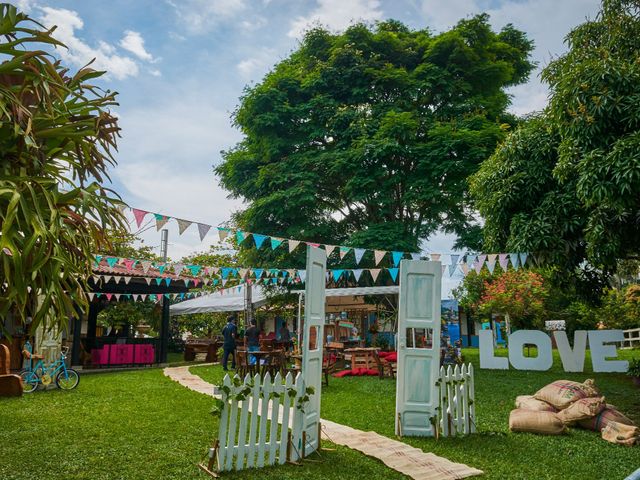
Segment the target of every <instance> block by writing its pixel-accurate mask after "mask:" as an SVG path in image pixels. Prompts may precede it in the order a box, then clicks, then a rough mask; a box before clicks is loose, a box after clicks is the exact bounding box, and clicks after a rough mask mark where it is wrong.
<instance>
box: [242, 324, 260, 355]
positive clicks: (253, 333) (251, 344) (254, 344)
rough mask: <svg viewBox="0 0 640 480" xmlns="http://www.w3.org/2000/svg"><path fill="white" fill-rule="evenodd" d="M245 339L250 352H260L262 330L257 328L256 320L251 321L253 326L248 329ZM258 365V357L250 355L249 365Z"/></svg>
mask: <svg viewBox="0 0 640 480" xmlns="http://www.w3.org/2000/svg"><path fill="white" fill-rule="evenodd" d="M244 338H245V339H246V342H247V351H248V352H257V351H259V350H260V329H259V328H258V327H257V322H256V319H255V318H254V319H252V320H251V326H250V327H249V328H247V331H246V332H245V334H244ZM255 364H256V357H255V356H253V355H249V365H255Z"/></svg>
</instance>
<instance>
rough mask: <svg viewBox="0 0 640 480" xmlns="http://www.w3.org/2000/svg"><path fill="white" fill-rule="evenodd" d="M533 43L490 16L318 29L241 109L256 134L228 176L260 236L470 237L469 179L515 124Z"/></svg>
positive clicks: (243, 121)
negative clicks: (512, 102)
mask: <svg viewBox="0 0 640 480" xmlns="http://www.w3.org/2000/svg"><path fill="white" fill-rule="evenodd" d="M531 49H532V42H531V41H530V40H529V39H528V38H527V37H526V35H525V34H524V33H522V32H520V31H518V30H516V29H515V28H513V27H512V26H511V25H507V26H506V27H504V28H503V29H502V30H501V31H500V32H494V31H493V30H492V29H491V27H490V26H489V22H488V16H487V15H479V16H476V17H474V18H471V19H468V20H462V21H460V22H459V23H458V24H457V25H456V26H455V27H454V28H453V29H451V30H450V31H446V32H444V33H440V34H437V35H434V34H432V33H431V32H429V31H428V30H417V31H413V30H410V29H409V28H407V27H406V26H404V25H403V24H401V23H399V22H397V21H386V22H381V23H378V24H376V25H375V26H374V27H368V26H366V25H362V24H359V25H354V26H352V27H350V28H348V29H347V30H346V31H345V32H344V33H341V34H332V33H329V32H328V31H327V30H325V29H323V28H314V29H312V30H310V31H309V32H307V34H306V35H305V37H304V39H303V40H302V42H301V44H300V46H299V48H298V49H297V50H296V51H294V52H293V53H292V54H291V55H290V56H289V57H288V58H286V59H285V60H283V61H281V62H280V63H279V64H277V65H276V66H275V67H274V68H273V70H272V71H271V72H270V73H269V74H267V75H266V77H265V78H264V79H263V80H262V81H261V82H260V83H258V84H256V85H254V86H251V87H248V88H247V89H246V91H245V94H244V96H243V97H242V99H241V103H240V105H239V107H238V108H237V110H236V111H235V112H234V115H233V120H234V123H235V125H236V126H237V127H238V128H239V129H240V130H241V131H242V133H243V134H244V139H243V140H242V141H241V142H240V143H239V144H238V145H236V146H235V147H234V148H233V149H231V150H229V151H226V152H223V158H224V160H223V162H222V163H221V164H220V165H219V166H217V168H216V173H217V174H218V175H219V176H220V178H221V182H222V185H223V186H224V187H225V188H226V189H228V190H229V191H230V192H231V194H232V195H233V196H235V197H240V198H243V199H245V200H246V201H247V207H246V208H245V209H244V210H243V211H242V212H241V213H240V214H239V215H238V217H237V219H236V220H237V222H238V224H239V226H240V227H242V228H245V229H247V230H249V231H256V232H263V233H267V234H272V235H282V236H288V237H292V238H302V239H307V240H318V241H323V242H328V243H333V242H341V243H343V244H349V243H351V244H352V245H357V246H365V247H370V248H383V249H397V250H404V251H416V250H417V249H418V246H419V243H420V240H421V239H424V238H426V237H428V236H429V235H430V234H431V233H433V232H434V231H436V230H437V229H439V228H442V229H444V230H447V231H454V232H468V229H469V224H470V223H471V222H472V218H471V209H470V208H469V201H468V200H469V199H468V194H467V183H466V179H467V177H468V176H469V175H470V174H471V173H474V172H475V171H476V170H477V168H478V166H479V164H480V162H482V161H483V160H484V159H486V158H487V157H488V156H489V155H490V154H491V153H492V152H493V150H494V148H495V146H496V144H497V142H498V141H499V140H501V139H502V138H503V136H504V133H505V130H508V129H509V127H510V125H513V124H514V123H515V119H514V118H513V117H512V116H510V115H508V114H507V113H506V108H507V107H508V105H509V96H508V94H507V93H506V91H505V89H506V88H507V87H510V86H513V85H517V84H519V83H522V82H524V81H525V80H526V79H527V77H528V75H529V72H530V71H531V69H532V67H533V65H532V63H531V61H530V59H529V54H530V52H531Z"/></svg>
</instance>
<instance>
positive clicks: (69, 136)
mask: <svg viewBox="0 0 640 480" xmlns="http://www.w3.org/2000/svg"><path fill="white" fill-rule="evenodd" d="M52 33H53V30H45V29H44V27H42V25H40V24H38V23H36V22H35V21H33V20H31V19H29V18H28V17H27V16H26V15H24V14H21V13H19V12H17V11H16V8H15V7H14V6H12V5H8V4H0V38H1V40H0V57H1V59H2V63H0V228H1V232H0V319H3V318H4V317H5V316H6V315H7V313H8V312H9V311H12V312H13V313H14V314H15V315H17V316H18V318H22V319H25V317H27V316H29V315H30V316H32V317H33V320H34V324H36V325H37V324H38V323H40V322H43V321H44V322H45V323H46V325H47V326H51V325H65V324H66V322H67V318H68V315H70V314H72V313H74V308H75V306H76V305H84V304H86V297H85V294H84V290H85V279H86V278H88V276H89V275H90V274H91V265H92V264H93V254H94V253H96V252H97V251H100V250H102V249H103V247H104V246H105V244H106V243H108V242H107V238H106V236H105V230H106V229H114V230H118V229H122V228H124V225H125V224H124V218H123V217H122V214H121V213H120V211H119V210H118V207H119V206H120V205H121V202H120V201H119V200H118V198H117V197H116V195H115V194H113V193H112V192H110V191H109V190H107V189H105V188H104V187H103V186H101V183H100V182H101V181H102V180H103V179H104V178H105V176H106V175H107V169H108V167H109V166H110V165H112V164H114V163H115V161H114V159H113V157H112V155H111V151H112V150H113V149H114V148H115V146H116V137H117V134H118V126H117V122H116V119H115V118H114V117H113V116H112V115H111V114H110V113H109V110H108V108H109V106H110V105H115V100H114V98H115V97H114V95H115V94H113V93H111V92H102V91H101V90H99V89H98V88H96V87H95V86H93V81H94V80H95V79H96V77H99V76H100V75H101V72H96V71H94V70H92V69H91V68H88V67H85V68H82V69H80V70H79V71H78V72H76V73H72V72H70V71H69V70H68V69H67V68H65V67H64V66H63V65H62V64H61V63H60V62H59V61H58V60H56V59H55V58H54V57H52V56H51V54H50V53H48V52H51V51H52V50H53V48H54V47H55V48H65V47H64V45H62V44H61V43H60V42H58V41H57V40H55V38H54V36H52ZM3 325H4V322H0V328H2V326H3Z"/></svg>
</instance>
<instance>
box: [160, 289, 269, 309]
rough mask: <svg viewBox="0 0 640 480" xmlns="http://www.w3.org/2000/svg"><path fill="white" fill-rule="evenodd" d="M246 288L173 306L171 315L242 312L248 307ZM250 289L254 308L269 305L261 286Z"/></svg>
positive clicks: (210, 295)
mask: <svg viewBox="0 0 640 480" xmlns="http://www.w3.org/2000/svg"><path fill="white" fill-rule="evenodd" d="M246 287H247V285H243V287H242V288H241V289H240V291H238V288H237V287H233V288H229V289H227V290H224V294H222V295H221V294H220V292H215V293H210V294H209V295H203V296H202V297H198V298H193V299H191V300H186V301H184V302H180V303H177V304H175V305H171V308H170V310H169V312H170V313H169V314H170V315H171V316H176V315H189V314H192V313H209V312H240V311H242V310H244V309H245V307H246V296H247V295H246V292H245V288H246ZM249 288H251V300H252V303H253V307H254V308H257V307H261V306H262V305H264V304H265V303H267V296H266V295H265V292H264V289H263V288H262V287H261V286H260V285H253V286H250V287H249Z"/></svg>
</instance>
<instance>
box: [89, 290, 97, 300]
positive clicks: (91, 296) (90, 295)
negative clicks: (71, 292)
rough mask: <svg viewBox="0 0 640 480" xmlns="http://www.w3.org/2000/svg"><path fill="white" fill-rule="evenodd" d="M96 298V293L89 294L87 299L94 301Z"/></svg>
mask: <svg viewBox="0 0 640 480" xmlns="http://www.w3.org/2000/svg"><path fill="white" fill-rule="evenodd" d="M95 296H96V294H95V293H93V292H88V293H87V297H89V301H92V300H93V297H95Z"/></svg>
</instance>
